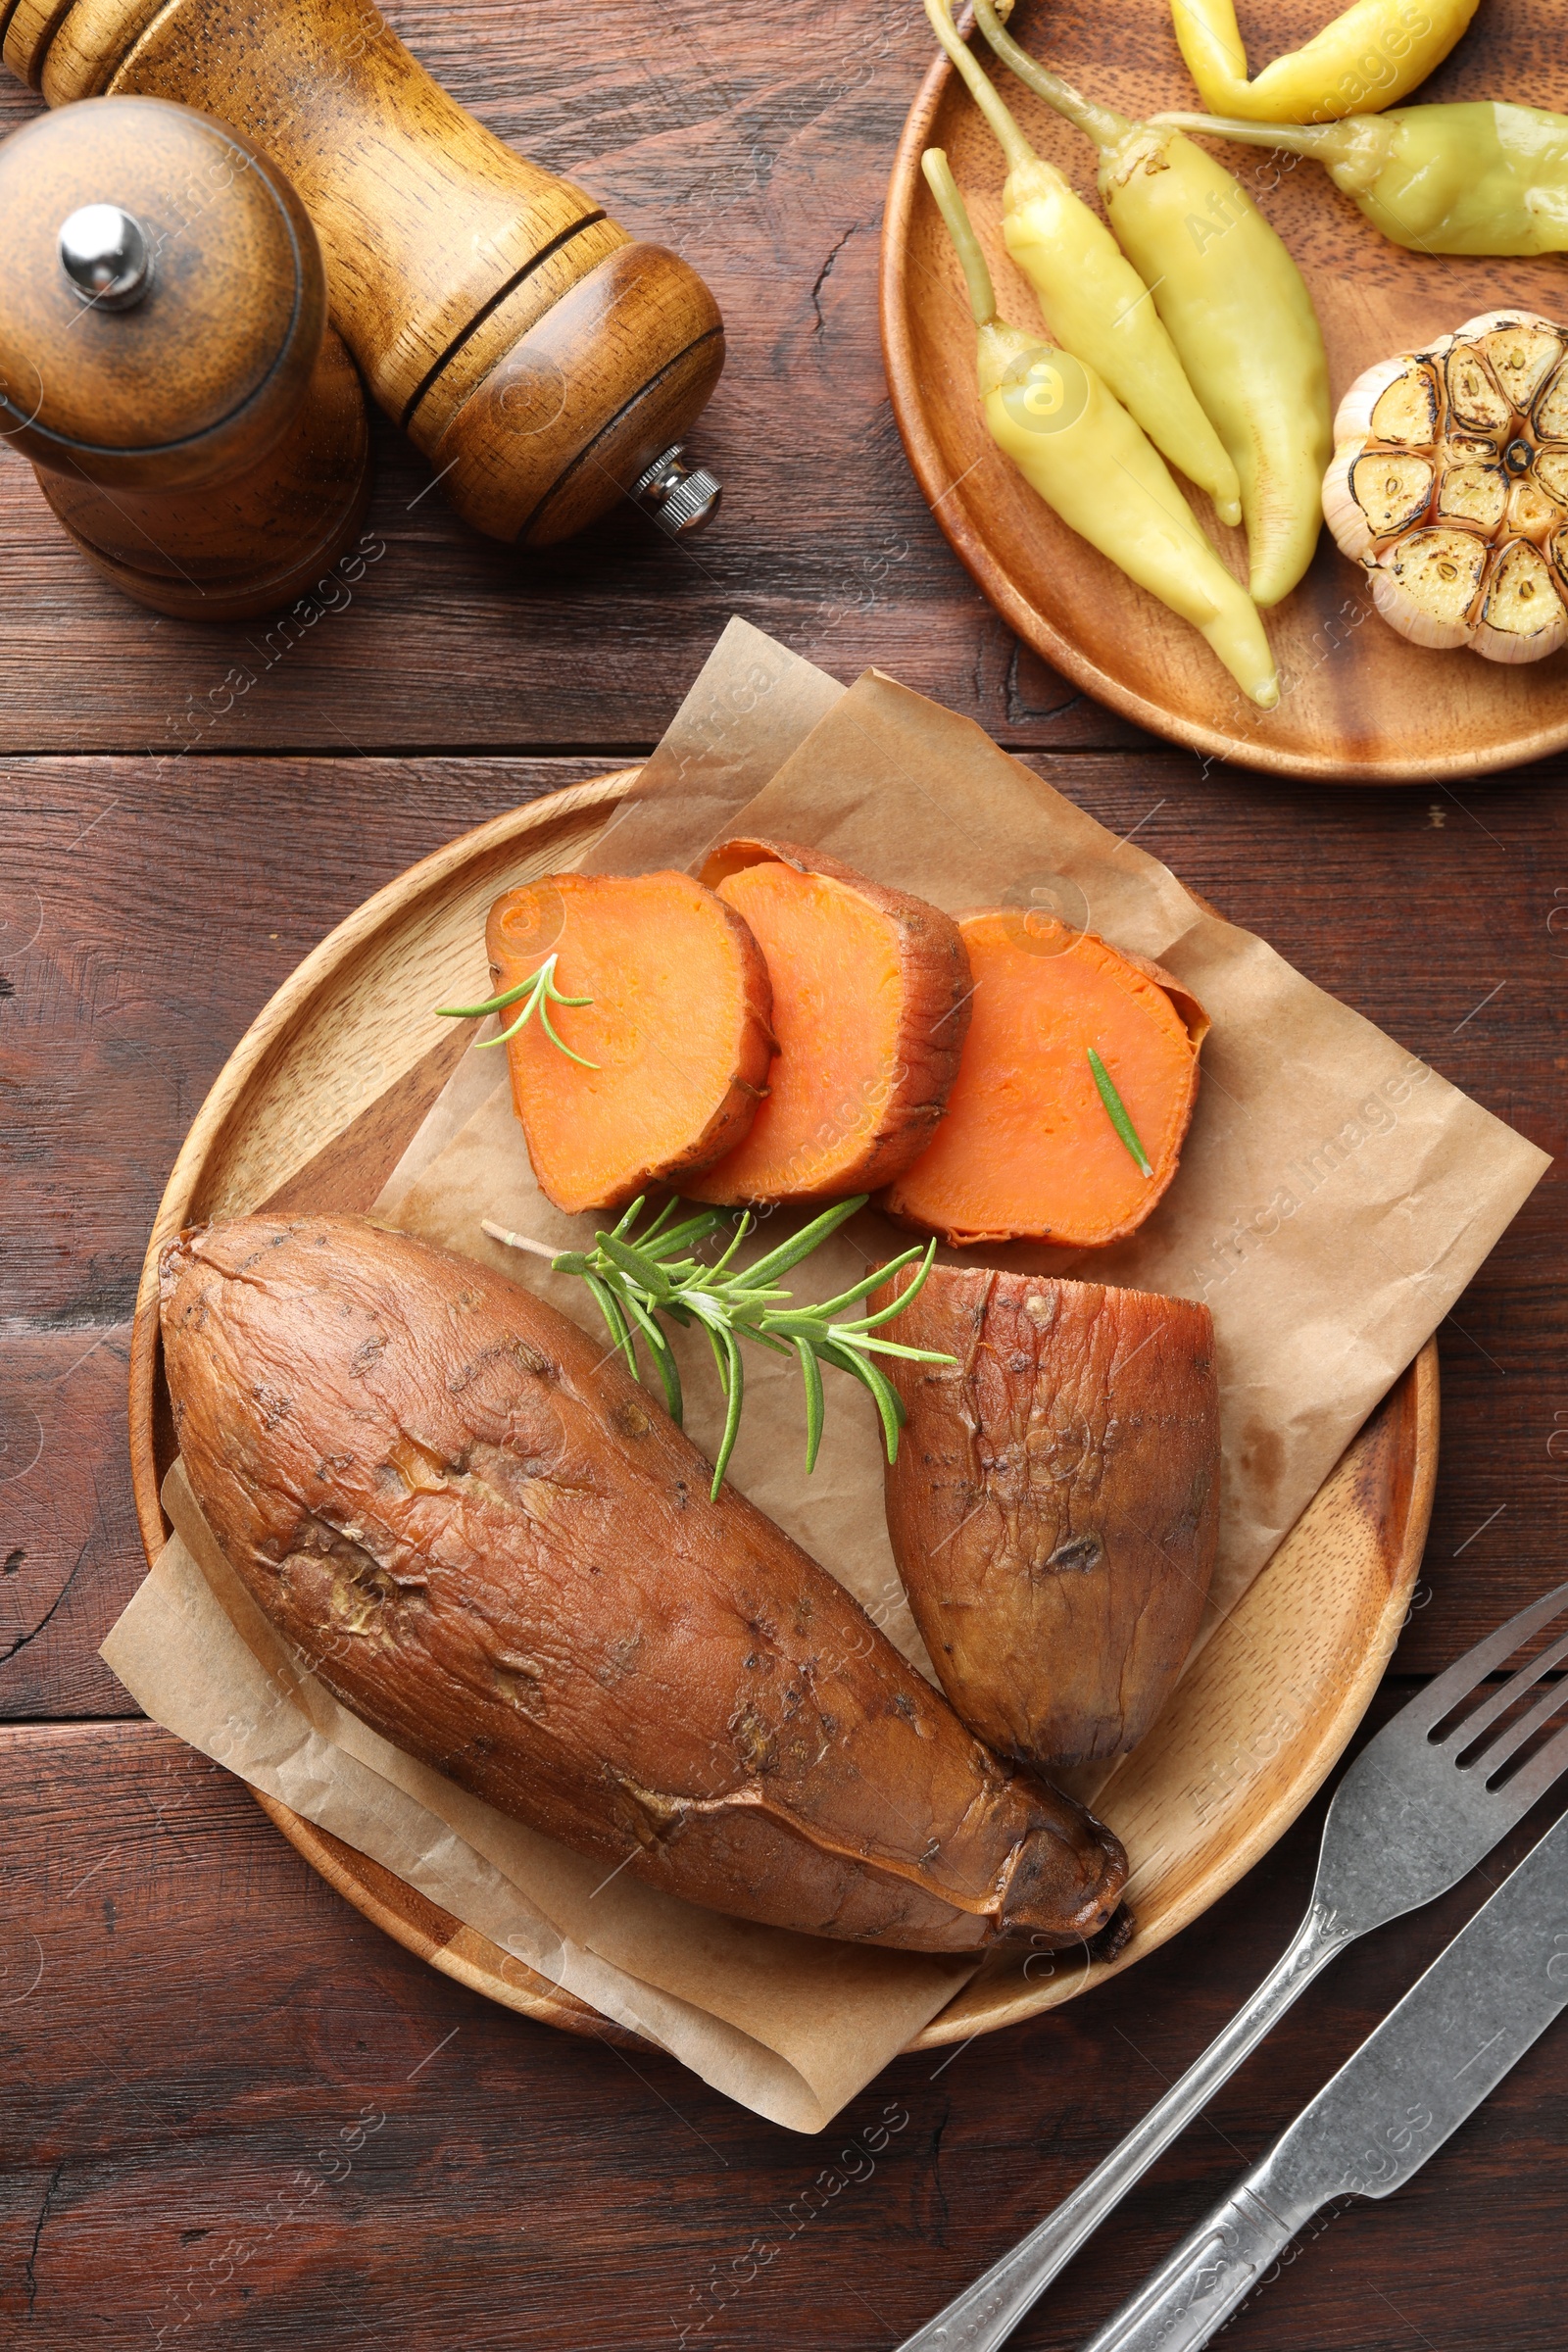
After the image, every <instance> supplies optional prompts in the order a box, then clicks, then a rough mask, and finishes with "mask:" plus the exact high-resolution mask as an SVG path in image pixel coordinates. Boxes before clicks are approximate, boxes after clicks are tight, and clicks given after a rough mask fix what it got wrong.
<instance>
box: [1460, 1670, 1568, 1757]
mask: <svg viewBox="0 0 1568 2352" xmlns="http://www.w3.org/2000/svg"><path fill="white" fill-rule="evenodd" d="M1564 1646H1565V1647H1568V1643H1565V1644H1564ZM1563 1707H1568V1683H1548V1684H1547V1685H1546V1688H1545V1690H1544V1691H1543V1692H1542V1694H1541V1696H1540V1698H1538V1699H1537V1701H1536V1703H1535V1705H1534V1706H1533V1707H1531V1708H1530V1709H1529V1711H1528V1713H1526V1714H1524V1715H1521V1716H1520V1718H1519V1720H1518V1722H1517V1723H1510V1724H1509V1726H1508V1729H1507V1730H1506V1731H1505V1732H1504V1733H1503V1735H1502V1738H1501V1739H1500V1740H1497V1742H1496V1743H1495V1746H1492V1747H1489V1748H1488V1749H1487V1750H1486V1752H1485V1753H1484V1754H1483V1755H1479V1756H1477V1758H1476V1760H1475V1763H1474V1765H1473V1767H1472V1768H1471V1769H1472V1770H1474V1771H1476V1772H1479V1773H1481V1774H1483V1775H1484V1776H1485V1778H1486V1779H1487V1780H1489V1781H1490V1780H1491V1778H1492V1776H1493V1774H1494V1773H1495V1772H1498V1771H1500V1770H1501V1768H1502V1766H1503V1765H1504V1764H1506V1763H1507V1761H1508V1758H1509V1757H1510V1756H1516V1755H1517V1754H1518V1753H1519V1750H1520V1749H1521V1748H1522V1747H1523V1746H1524V1744H1525V1741H1526V1740H1529V1739H1531V1738H1533V1736H1534V1735H1535V1734H1536V1733H1537V1732H1539V1731H1540V1729H1541V1727H1542V1725H1543V1724H1544V1723H1549V1722H1550V1721H1551V1719H1552V1717H1553V1716H1554V1715H1555V1714H1557V1713H1558V1712H1559V1711H1560V1710H1561V1709H1562V1708H1563Z"/></svg>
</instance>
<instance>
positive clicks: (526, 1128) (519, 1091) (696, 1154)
mask: <svg viewBox="0 0 1568 2352" xmlns="http://www.w3.org/2000/svg"><path fill="white" fill-rule="evenodd" d="M485 945H486V947H487V948H488V950H489V954H490V971H491V976H492V978H493V979H494V981H495V983H496V989H497V992H498V993H499V992H500V991H502V990H505V989H509V988H512V987H514V986H515V984H516V983H517V982H518V981H519V980H523V979H526V978H527V977H529V975H531V974H532V973H534V972H536V971H537V970H538V969H539V966H540V964H541V963H542V962H543V961H544V959H545V957H546V956H549V955H551V954H552V953H554V954H555V955H556V957H557V962H556V970H555V981H556V986H557V987H558V988H559V989H560V990H561V992H562V994H563V995H564V996H567V997H591V998H592V999H593V1003H592V1004H591V1005H580V1006H563V1005H557V1006H555V1007H553V1008H552V1013H551V1017H552V1019H553V1020H554V1022H555V1025H556V1029H557V1032H558V1034H559V1035H560V1036H561V1037H562V1038H563V1039H564V1042H565V1043H566V1044H567V1045H568V1046H570V1048H571V1049H572V1052H573V1053H575V1054H583V1055H584V1056H585V1057H586V1059H587V1060H589V1061H593V1062H597V1063H598V1064H599V1065H600V1066H599V1067H598V1069H593V1070H590V1069H584V1068H582V1067H581V1066H580V1065H579V1064H578V1063H577V1062H574V1061H570V1060H568V1059H567V1057H566V1055H565V1054H562V1053H560V1052H558V1050H557V1049H556V1047H555V1046H553V1045H552V1044H551V1042H550V1040H549V1038H548V1037H547V1036H546V1035H545V1033H544V1030H543V1028H542V1026H541V1025H540V1022H539V1019H538V1016H537V1015H535V1016H534V1017H533V1018H532V1019H531V1020H530V1021H529V1022H528V1023H527V1025H526V1027H525V1028H523V1029H522V1030H520V1031H519V1032H518V1034H517V1036H515V1038H514V1039H513V1040H512V1041H511V1043H510V1044H509V1045H508V1047H507V1054H508V1057H509V1061H510V1064H511V1072H512V1099H513V1103H514V1105H515V1109H516V1113H517V1116H518V1118H519V1119H520V1120H521V1121H522V1129H523V1134H524V1136H525V1137H526V1139H527V1144H528V1156H529V1158H530V1159H531V1160H532V1162H533V1171H534V1174H535V1175H536V1176H537V1177H538V1179H539V1182H540V1184H541V1186H542V1187H543V1189H544V1191H545V1192H546V1193H547V1194H548V1196H549V1197H550V1199H551V1200H552V1201H554V1202H555V1204H556V1206H557V1207H558V1208H564V1209H567V1210H577V1209H587V1208H620V1207H623V1206H624V1205H625V1203H626V1202H627V1201H630V1200H632V1199H634V1198H635V1196H636V1195H637V1194H638V1193H640V1192H642V1191H644V1190H645V1189H646V1187H647V1186H649V1185H650V1184H653V1183H656V1182H659V1181H661V1180H663V1179H667V1180H669V1181H670V1182H671V1183H677V1184H678V1182H679V1180H680V1178H681V1177H682V1175H683V1174H684V1173H685V1171H686V1170H687V1169H690V1168H697V1167H702V1166H705V1165H706V1164H707V1162H708V1161H709V1160H711V1159H715V1158H717V1157H718V1155H719V1154H720V1153H721V1152H727V1151H728V1150H729V1149H730V1147H731V1145H733V1144H735V1143H736V1142H738V1141H739V1139H740V1138H741V1137H742V1136H743V1135H744V1134H745V1133H746V1130H747V1129H748V1127H749V1126H750V1125H751V1122H752V1119H753V1116H754V1115H755V1113H756V1110H757V1106H758V1103H759V1102H760V1099H761V1089H762V1085H763V1082H764V1080H765V1078H766V1075H767V1065H768V1062H769V1060H770V1059H771V1057H772V1052H773V1040H772V1032H771V1029H770V1027H769V1016H770V1010H771V1003H772V997H771V991H770V989H769V986H768V978H767V966H766V964H765V962H764V961H763V959H762V955H761V951H760V948H759V947H758V945H757V942H756V941H755V940H754V939H753V938H752V935H751V933H750V932H749V931H748V930H747V928H746V925H745V923H744V922H742V921H741V920H740V919H739V918H738V917H737V916H736V915H735V914H734V913H733V912H732V911H731V910H730V908H729V907H726V906H724V904H723V903H722V901H721V900H719V899H717V898H715V897H714V895H713V893H712V892H711V890H705V889H704V888H703V886H702V884H701V883H700V882H694V881H693V880H692V878H691V876H690V875H689V874H677V873H656V874H635V875H624V874H550V875H547V876H546V877H545V878H544V879H543V880H542V881H539V882H526V883H522V884H520V885H519V886H518V887H517V888H516V889H515V890H509V891H508V892H507V893H506V894H505V896H504V897H502V898H499V899H498V900H497V901H496V903H495V905H494V906H493V907H491V909H490V919H489V922H488V923H487V924H486V926H485ZM515 1011H516V1007H515V1006H514V1007H513V1008H512V1010H511V1011H509V1012H508V1013H507V1014H505V1015H504V1016H503V1017H504V1019H506V1020H508V1021H510V1020H511V1019H512V1018H513V1017H514V1016H515Z"/></svg>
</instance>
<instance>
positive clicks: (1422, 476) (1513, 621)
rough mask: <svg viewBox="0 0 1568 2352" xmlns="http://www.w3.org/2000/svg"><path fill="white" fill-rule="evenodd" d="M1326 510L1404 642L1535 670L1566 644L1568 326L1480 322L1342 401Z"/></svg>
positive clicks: (1508, 314) (1370, 373) (1504, 318)
mask: <svg viewBox="0 0 1568 2352" xmlns="http://www.w3.org/2000/svg"><path fill="white" fill-rule="evenodd" d="M1334 440H1335V445H1336V446H1335V451H1334V463H1333V464H1332V465H1331V466H1330V467H1329V470H1328V474H1327V477H1326V478H1325V480H1324V484H1323V512H1324V515H1326V517H1327V519H1328V525H1329V528H1330V530H1331V531H1332V532H1333V533H1334V536H1335V538H1336V539H1337V540H1338V541H1339V543H1340V546H1341V548H1342V549H1343V551H1344V553H1345V554H1346V555H1348V556H1351V557H1353V558H1354V559H1355V560H1356V561H1357V562H1359V563H1361V564H1365V565H1366V568H1367V571H1368V573H1369V575H1370V578H1371V582H1372V594H1373V596H1374V597H1375V599H1376V601H1377V607H1378V611H1379V612H1380V613H1382V614H1383V617H1384V619H1385V620H1387V621H1388V622H1389V623H1390V624H1391V626H1392V627H1394V628H1396V629H1397V630H1398V631H1399V634H1400V635H1401V636H1403V637H1408V638H1409V639H1410V640H1411V642H1412V644H1415V645H1425V646H1434V647H1440V648H1446V647H1451V646H1459V645H1467V646H1469V647H1470V648H1471V649H1472V650H1473V651H1474V652H1476V653H1478V654H1482V655H1484V656H1485V657H1486V659H1487V660H1488V661H1489V662H1539V661H1541V660H1542V659H1543V658H1544V656H1545V655H1547V654H1554V653H1555V652H1556V651H1557V649H1558V647H1559V646H1561V645H1562V644H1563V643H1564V642H1568V326H1559V325H1557V324H1556V323H1555V322H1554V321H1553V320H1552V319H1542V318H1539V317H1538V316H1537V315H1536V314H1535V313H1534V312H1530V311H1487V312H1485V313H1483V315H1482V316H1481V317H1480V318H1479V319H1467V320H1466V322H1465V324H1464V325H1463V326H1461V327H1459V328H1457V329H1456V330H1455V332H1454V333H1453V334H1451V335H1446V336H1445V337H1444V338H1443V340H1442V341H1441V342H1439V343H1435V344H1434V345H1433V346H1432V348H1431V349H1430V350H1428V351H1417V352H1404V353H1401V354H1400V355H1399V357H1398V358H1397V359H1393V360H1384V361H1383V362H1381V363H1380V365H1379V366H1377V367H1376V368H1368V369H1367V370H1366V373H1365V374H1364V375H1360V376H1357V378H1356V380H1355V382H1354V383H1353V384H1352V385H1351V386H1350V389H1349V390H1348V392H1347V394H1346V395H1345V398H1344V400H1343V401H1342V402H1341V403H1340V412H1339V415H1338V417H1336V418H1335V423H1334Z"/></svg>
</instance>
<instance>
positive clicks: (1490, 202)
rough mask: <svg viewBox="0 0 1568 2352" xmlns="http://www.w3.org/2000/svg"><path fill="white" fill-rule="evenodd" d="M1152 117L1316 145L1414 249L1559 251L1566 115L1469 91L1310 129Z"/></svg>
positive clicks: (1340, 181) (1565, 236) (1349, 187)
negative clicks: (1467, 99) (1459, 100)
mask: <svg viewBox="0 0 1568 2352" xmlns="http://www.w3.org/2000/svg"><path fill="white" fill-rule="evenodd" d="M1157 120H1158V121H1159V122H1160V123H1177V124H1179V125H1180V126H1181V127H1182V128H1183V129H1184V130H1197V131H1206V132H1211V133H1212V134H1213V135H1214V137H1216V138H1226V139H1241V140H1243V141H1245V142H1246V143H1247V144H1248V145H1250V146H1256V147H1283V148H1286V149H1288V150H1290V151H1292V152H1294V153H1295V154H1298V155H1310V156H1315V157H1316V159H1317V161H1318V162H1319V163H1320V164H1322V165H1324V166H1325V167H1326V168H1327V171H1328V174H1329V177H1330V178H1331V179H1332V180H1333V181H1334V184H1335V186H1336V187H1340V188H1343V189H1344V190H1345V193H1346V195H1347V196H1348V197H1350V198H1351V199H1352V200H1353V202H1354V203H1356V204H1357V205H1359V207H1360V209H1361V211H1362V212H1363V213H1364V214H1365V215H1366V217H1367V219H1368V220H1369V221H1372V222H1373V223H1374V225H1375V226H1376V227H1378V228H1381V229H1382V231H1383V234H1384V235H1385V236H1386V237H1391V238H1392V239H1393V240H1394V242H1395V244H1396V245H1408V246H1410V247H1411V248H1413V250H1414V251H1415V252H1417V253H1495V254H1504V255H1507V256H1509V257H1522V256H1526V255H1529V254H1536V253H1563V252H1568V115H1548V114H1545V113H1544V112H1543V111H1542V110H1541V109H1540V108H1539V107H1534V106H1503V105H1500V104H1494V103H1493V102H1491V101H1490V100H1478V101H1476V102H1474V103H1472V104H1470V105H1466V106H1404V107H1400V108H1398V109H1397V112H1395V113H1394V114H1389V115H1351V116H1350V117H1349V119H1348V121H1347V122H1344V123H1324V124H1322V125H1321V127H1319V128H1317V129H1307V128H1298V127H1297V126H1296V125H1295V124H1293V123H1225V122H1217V121H1215V120H1214V118H1213V117H1212V116H1209V115H1160V116H1159V117H1158V118H1157Z"/></svg>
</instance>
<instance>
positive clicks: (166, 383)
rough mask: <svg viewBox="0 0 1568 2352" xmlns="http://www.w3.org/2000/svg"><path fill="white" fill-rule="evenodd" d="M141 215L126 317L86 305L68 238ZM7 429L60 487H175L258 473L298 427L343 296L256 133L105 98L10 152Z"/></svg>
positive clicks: (4, 186) (0, 380)
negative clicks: (115, 211)
mask: <svg viewBox="0 0 1568 2352" xmlns="http://www.w3.org/2000/svg"><path fill="white" fill-rule="evenodd" d="M87 206H114V207H119V208H120V209H121V210H122V211H123V212H124V213H126V214H128V215H129V216H130V219H131V222H132V224H133V228H139V229H140V231H141V235H142V239H143V241H144V247H145V253H146V257H147V258H146V267H145V270H144V272H143V273H141V274H140V276H139V278H138V282H137V284H136V285H135V286H134V287H133V288H132V289H131V291H130V293H129V295H128V298H127V300H126V302H125V307H117V306H116V303H115V300H114V297H113V296H112V295H108V296H104V297H100V298H97V299H92V298H88V297H86V296H84V294H83V293H82V292H80V291H78V288H77V285H76V284H75V283H74V282H73V278H72V276H71V275H70V274H69V273H68V270H67V267H66V264H65V261H64V260H63V258H62V246H61V232H62V229H63V228H64V227H65V224H66V223H67V221H70V220H71V219H72V217H73V215H76V214H78V213H79V212H80V211H81V209H82V208H84V207H87ZM0 224H3V227H4V233H5V248H6V259H5V267H4V270H3V272H0V430H3V431H4V433H5V435H6V437H7V439H8V440H9V442H10V445H11V446H12V447H13V448H15V449H21V450H22V451H24V452H25V455H26V456H28V457H29V458H31V459H32V460H33V461H34V463H35V464H37V465H39V466H45V467H48V468H50V469H51V470H53V471H57V472H65V473H69V474H73V475H75V476H77V477H80V476H85V477H87V478H88V479H89V480H92V481H95V482H102V483H106V484H111V485H113V484H121V485H123V486H125V487H128V488H138V489H149V490H151V489H158V490H170V489H174V488H180V487H188V486H190V485H192V484H196V483H200V482H205V481H210V480H214V479H217V478H221V477H222V476H225V475H228V474H231V473H233V472H235V471H237V470H238V469H239V468H241V467H242V466H249V465H252V464H254V463H255V462H256V461H257V460H258V459H260V458H261V457H263V456H264V455H265V454H266V452H267V451H268V449H269V448H270V446H271V445H272V444H273V443H274V442H276V441H277V440H278V438H279V437H280V436H281V434H282V433H283V432H284V431H285V430H286V429H287V427H288V425H289V423H290V421H291V420H292V418H293V417H295V415H296V413H297V412H298V410H299V407H300V403H301V401H302V400H303V398H304V396H305V391H306V386H307V384H308V383H309V381H310V377H311V371H312V369H313V368H314V367H315V365H316V361H317V357H318V354H319V351H320V348H321V340H322V335H323V331H324V328H325V323H326V287H325V277H324V272H323V270H322V267H321V258H320V251H319V246H318V244H317V239H316V233H315V231H314V229H313V228H312V226H311V223H310V221H309V219H308V218H307V216H306V214H305V212H304V209H303V207H302V206H301V204H300V202H299V199H298V197H297V196H295V194H294V192H293V190H292V189H291V188H290V187H289V186H288V185H287V183H286V182H285V181H283V180H282V179H280V178H279V177H278V176H277V175H276V173H275V172H273V171H271V170H270V167H269V165H268V163H267V161H266V159H265V158H264V157H263V156H262V155H261V154H260V152H259V151H258V150H257V149H256V148H254V147H253V146H252V145H251V144H250V142H249V141H248V140H247V139H245V138H244V137H243V136H242V135H241V134H240V133H238V132H236V131H234V130H231V129H230V128H229V127H228V126H227V124H225V123H217V122H215V121H213V120H212V118H211V117H209V116H205V115H197V114H193V113H192V112H191V111H190V110H189V109H188V108H186V107H183V106H174V105H171V104H169V103H167V102H166V101H165V100H163V99H158V98H141V97H125V98H97V99H88V100H85V101H84V102H83V103H82V104H81V105H80V106H76V107H72V108H70V109H68V110H67V111H66V112H64V113H62V114H57V115H46V116H43V117H41V118H40V119H39V120H38V121H36V122H33V123H27V124H26V125H25V127H24V128H23V129H22V130H19V131H17V132H15V133H14V134H13V136H12V137H10V138H9V139H7V140H6V141H5V142H4V143H3V144H0Z"/></svg>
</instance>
